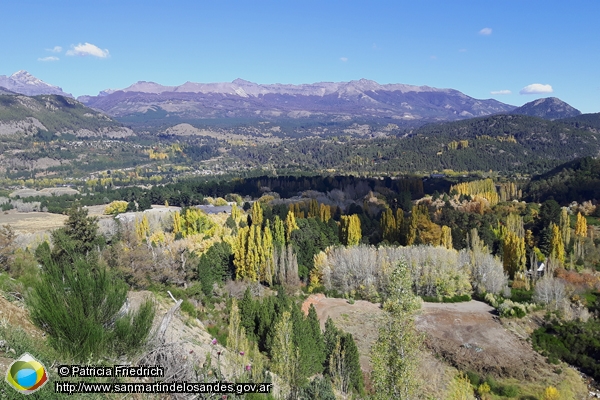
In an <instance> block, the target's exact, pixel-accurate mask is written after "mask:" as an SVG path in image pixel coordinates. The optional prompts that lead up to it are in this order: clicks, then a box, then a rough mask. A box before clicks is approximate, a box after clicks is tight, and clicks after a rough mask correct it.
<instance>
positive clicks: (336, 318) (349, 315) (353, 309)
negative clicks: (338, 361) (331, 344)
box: [302, 294, 383, 372]
mask: <svg viewBox="0 0 600 400" xmlns="http://www.w3.org/2000/svg"><path fill="white" fill-rule="evenodd" d="M311 304H313V305H314V306H315V310H316V311H317V316H318V317H319V322H320V323H321V329H322V330H324V329H325V322H327V318H329V317H331V319H332V320H333V322H334V323H335V326H337V327H338V328H339V329H341V330H343V331H344V332H348V333H350V334H352V337H354V341H355V342H356V347H358V352H359V353H360V366H361V368H362V370H363V371H365V372H368V371H371V364H370V362H371V361H370V354H371V346H373V343H375V340H377V336H378V335H379V323H380V320H381V316H382V315H383V310H382V309H381V308H380V307H379V304H374V303H370V302H368V301H363V300H356V301H355V303H354V304H350V303H348V300H345V299H334V298H328V297H325V295H323V294H313V295H310V296H309V297H308V298H307V299H306V300H305V301H304V303H303V304H302V310H303V311H304V312H305V313H308V310H309V308H310V305H311Z"/></svg>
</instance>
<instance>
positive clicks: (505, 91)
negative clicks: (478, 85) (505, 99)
mask: <svg viewBox="0 0 600 400" xmlns="http://www.w3.org/2000/svg"><path fill="white" fill-rule="evenodd" d="M490 94H512V92H511V91H510V90H492V91H491V92H490Z"/></svg>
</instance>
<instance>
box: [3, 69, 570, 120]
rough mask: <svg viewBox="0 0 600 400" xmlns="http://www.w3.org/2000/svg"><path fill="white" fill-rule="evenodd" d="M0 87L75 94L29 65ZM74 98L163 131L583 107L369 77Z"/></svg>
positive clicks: (160, 88)
mask: <svg viewBox="0 0 600 400" xmlns="http://www.w3.org/2000/svg"><path fill="white" fill-rule="evenodd" d="M2 94H4V95H14V94H22V95H23V94H24V95H27V96H35V95H47V94H53V95H59V96H64V97H66V98H72V96H71V95H70V94H68V93H65V92H64V91H63V90H62V89H61V88H60V87H58V86H55V85H51V84H48V83H46V82H44V81H42V80H40V79H38V78H36V77H34V76H33V75H31V74H29V73H28V72H27V71H18V72H16V73H14V74H12V75H11V76H8V77H7V76H0V95H2ZM77 100H78V101H79V102H81V103H83V104H85V105H86V106H88V107H91V108H92V109H95V110H97V111H100V112H103V113H105V114H107V115H108V116H110V117H112V118H115V119H117V120H121V121H122V122H124V123H125V124H128V125H131V126H135V125H137V126H138V127H139V126H142V125H143V126H149V125H157V126H161V128H160V129H161V130H162V131H164V129H166V128H167V127H169V126H174V125H178V124H180V123H182V122H188V123H192V124H194V123H203V124H204V125H210V124H213V125H214V124H216V123H218V122H219V121H221V122H222V121H230V122H229V123H230V124H231V123H233V124H234V125H235V124H238V125H239V124H242V125H243V124H250V125H254V124H255V123H260V121H271V122H277V123H280V122H282V121H284V123H285V121H304V122H301V123H302V124H304V123H305V122H307V123H309V124H310V123H316V124H321V125H323V124H325V125H324V126H326V125H329V124H337V125H339V126H343V125H346V126H350V125H351V124H353V123H354V122H358V123H362V124H364V123H367V124H369V123H375V124H380V125H381V123H383V124H384V125H386V124H387V125H386V126H396V127H400V128H401V127H417V126H422V125H425V124H427V123H432V122H447V121H456V120H465V119H470V118H474V117H484V116H489V115H496V114H520V115H529V116H536V117H540V118H544V119H549V120H554V119H560V118H567V117H576V116H579V115H580V114H581V112H580V111H578V110H576V109H575V108H573V107H571V106H570V105H568V104H567V103H565V102H563V101H561V100H559V99H557V98H555V97H550V98H546V99H538V100H535V101H533V102H530V103H527V104H525V105H523V106H521V107H515V106H512V105H509V104H504V103H501V102H499V101H496V100H493V99H487V100H478V99H475V98H472V97H470V96H467V95H465V94H464V93H461V92H459V91H458V90H454V89H438V88H433V87H429V86H414V85H405V84H379V83H377V82H374V81H371V80H367V79H360V80H356V81H350V82H319V83H314V84H302V85H290V84H257V83H252V82H248V81H245V80H242V79H236V80H234V81H233V82H225V83H194V82H186V83H184V84H182V85H179V86H164V85H160V84H158V83H155V82H145V81H139V82H137V83H135V84H133V85H131V86H129V87H127V88H124V89H120V90H115V89H107V90H104V91H102V92H100V93H99V94H98V95H97V96H80V97H78V99H77ZM72 101H75V100H74V99H72ZM211 121H212V122H211ZM293 124H294V123H293V122H292V126H294V125H293ZM390 124H391V125H390ZM342 129H343V128H342Z"/></svg>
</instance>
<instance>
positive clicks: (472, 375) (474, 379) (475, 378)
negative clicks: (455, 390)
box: [467, 371, 483, 386]
mask: <svg viewBox="0 0 600 400" xmlns="http://www.w3.org/2000/svg"><path fill="white" fill-rule="evenodd" d="M467 378H469V381H470V382H471V385H473V386H479V384H480V383H482V382H483V380H482V379H481V377H480V376H479V375H478V374H477V373H476V372H473V371H467Z"/></svg>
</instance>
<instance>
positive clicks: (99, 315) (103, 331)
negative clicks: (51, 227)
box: [27, 253, 154, 361]
mask: <svg viewBox="0 0 600 400" xmlns="http://www.w3.org/2000/svg"><path fill="white" fill-rule="evenodd" d="M70 258H71V259H72V260H73V262H72V264H71V263H69V262H58V261H56V260H54V259H52V258H51V257H50V256H49V254H47V253H46V256H45V257H44V258H43V259H42V260H41V261H42V265H43V267H42V270H41V274H40V279H39V280H38V281H37V282H35V284H34V286H33V291H32V292H31V294H30V296H28V297H27V303H28V306H29V309H30V312H31V319H32V320H33V321H34V323H35V324H36V325H38V326H39V327H40V328H41V329H43V330H44V331H46V332H47V334H48V336H49V343H50V344H51V345H52V347H54V348H55V349H56V350H58V351H60V352H64V353H66V354H69V355H71V356H72V357H73V358H74V359H75V360H78V361H83V360H86V359H88V357H90V356H92V355H93V356H94V357H98V356H102V355H103V354H105V353H108V352H110V351H111V350H112V349H115V348H118V347H119V346H118V345H117V344H116V343H115V340H116V339H117V338H118V339H119V340H121V339H123V340H125V341H126V342H127V341H128V340H129V341H131V340H134V339H133V337H132V335H134V334H135V335H136V337H140V336H141V337H142V338H144V337H145V336H147V331H149V329H150V325H148V324H147V319H148V318H149V314H148V312H149V310H147V309H146V308H143V309H142V311H141V312H140V313H138V314H135V315H130V316H128V317H127V318H130V319H128V320H127V321H129V323H131V324H133V325H131V326H128V327H126V326H125V325H126V321H125V320H121V321H119V322H118V323H117V320H118V313H119V310H120V309H121V307H122V306H123V304H124V303H125V298H126V296H127V285H126V284H125V283H124V282H123V281H121V280H119V279H117V278H116V277H115V276H114V275H113V274H111V273H110V272H109V271H107V270H106V268H105V267H104V266H103V265H101V264H99V262H98V259H97V257H94V256H93V255H92V256H90V257H89V258H86V257H84V256H82V255H80V254H72V255H70ZM152 313H153V311H152ZM153 316H154V315H153V314H152V317H153ZM144 329H145V330H146V332H145V334H144ZM115 330H116V332H118V333H115ZM140 342H141V343H143V340H141V341H140ZM125 349H126V348H125Z"/></svg>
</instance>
